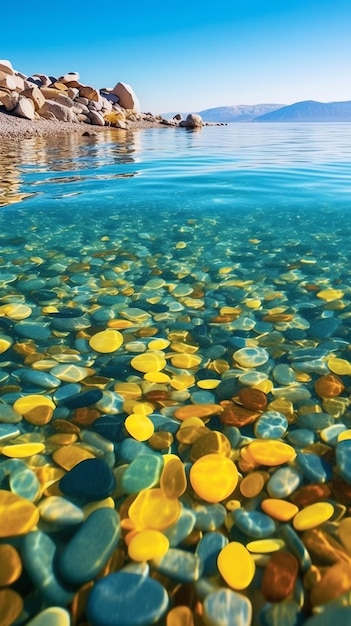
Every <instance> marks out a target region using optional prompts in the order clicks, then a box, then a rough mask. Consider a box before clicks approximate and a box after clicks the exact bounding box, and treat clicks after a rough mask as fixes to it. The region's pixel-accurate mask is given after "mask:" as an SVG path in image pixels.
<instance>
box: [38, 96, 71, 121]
mask: <svg viewBox="0 0 351 626" xmlns="http://www.w3.org/2000/svg"><path fill="white" fill-rule="evenodd" d="M33 106H34V105H33ZM38 113H39V115H40V116H41V117H44V118H45V119H46V120H51V119H53V118H56V119H57V120H59V121H60V122H76V121H77V118H76V115H75V113H74V112H73V111H72V109H71V108H70V107H68V106H65V105H64V104H61V102H58V101H57V100H46V101H45V104H44V105H43V106H42V107H41V108H40V109H39V111H38Z"/></svg>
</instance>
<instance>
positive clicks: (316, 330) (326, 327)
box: [309, 317, 341, 339]
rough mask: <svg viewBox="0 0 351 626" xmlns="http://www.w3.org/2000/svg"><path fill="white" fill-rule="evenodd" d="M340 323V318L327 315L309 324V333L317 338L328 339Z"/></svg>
mask: <svg viewBox="0 0 351 626" xmlns="http://www.w3.org/2000/svg"><path fill="white" fill-rule="evenodd" d="M340 325H341V320H339V319H338V318H337V317H327V318H326V319H321V320H319V321H317V322H314V324H311V327H310V330H309V335H310V336H312V337H317V339H328V338H329V337H332V336H333V335H334V334H335V332H336V331H337V330H338V328H339V326H340Z"/></svg>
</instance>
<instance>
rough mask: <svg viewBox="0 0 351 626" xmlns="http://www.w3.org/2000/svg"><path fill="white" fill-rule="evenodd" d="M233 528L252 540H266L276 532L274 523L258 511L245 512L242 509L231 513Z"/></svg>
mask: <svg viewBox="0 0 351 626" xmlns="http://www.w3.org/2000/svg"><path fill="white" fill-rule="evenodd" d="M232 518H233V520H234V526H237V527H238V528H239V530H241V532H243V533H245V535H247V536H248V537H251V538H252V539H266V538H267V537H270V536H271V535H272V534H273V533H274V532H275V530H276V525H275V522H274V521H273V520H272V519H271V518H270V517H269V516H268V515H265V513H261V512H260V511H247V510H245V509H243V508H239V509H235V510H234V511H232Z"/></svg>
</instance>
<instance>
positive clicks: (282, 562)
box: [262, 550, 299, 602]
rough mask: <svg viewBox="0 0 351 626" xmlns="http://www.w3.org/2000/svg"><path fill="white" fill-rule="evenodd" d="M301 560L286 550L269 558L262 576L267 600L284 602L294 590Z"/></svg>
mask: <svg viewBox="0 0 351 626" xmlns="http://www.w3.org/2000/svg"><path fill="white" fill-rule="evenodd" d="M298 570H299V562H298V560H297V558H296V557H295V556H294V555H293V554H291V553H290V552H287V551H285V550H280V551H279V552H275V553H274V554H273V555H272V556H271V558H270V559H269V561H268V563H267V566H266V568H265V570H264V573H263V578H262V594H263V596H264V597H265V599H266V600H267V602H282V601H283V600H285V599H286V598H287V597H288V596H290V594H291V593H292V592H293V591H294V588H295V583H296V579H297V574H298Z"/></svg>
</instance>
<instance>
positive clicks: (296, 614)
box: [259, 600, 301, 626]
mask: <svg viewBox="0 0 351 626" xmlns="http://www.w3.org/2000/svg"><path fill="white" fill-rule="evenodd" d="M300 618H301V610H300V607H299V605H298V604H297V602H294V601H293V600H284V602H276V603H274V604H266V605H265V606H264V607H263V609H262V611H261V612H260V615H259V623H260V626H278V624H279V625H282V624H284V626H297V624H299V623H301V620H300Z"/></svg>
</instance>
